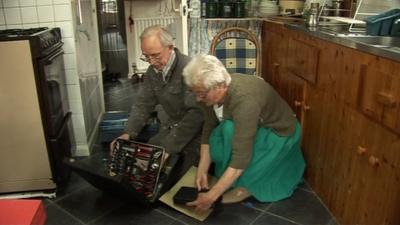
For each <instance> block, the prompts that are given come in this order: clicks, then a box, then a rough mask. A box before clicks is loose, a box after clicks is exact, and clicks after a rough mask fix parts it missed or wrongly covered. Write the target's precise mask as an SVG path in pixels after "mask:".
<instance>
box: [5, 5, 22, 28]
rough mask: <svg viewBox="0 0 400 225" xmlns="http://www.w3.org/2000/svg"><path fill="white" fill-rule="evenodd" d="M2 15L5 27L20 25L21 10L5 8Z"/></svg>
mask: <svg viewBox="0 0 400 225" xmlns="http://www.w3.org/2000/svg"><path fill="white" fill-rule="evenodd" d="M4 15H5V19H6V23H7V25H9V24H20V23H22V19H21V10H20V9H19V8H5V9H4Z"/></svg>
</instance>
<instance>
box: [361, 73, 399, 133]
mask: <svg viewBox="0 0 400 225" xmlns="http://www.w3.org/2000/svg"><path fill="white" fill-rule="evenodd" d="M359 84H360V87H359V96H358V106H359V109H360V110H361V111H362V113H363V114H365V115H367V116H368V117H370V118H372V119H374V120H376V121H378V122H379V123H381V124H383V125H384V126H386V127H388V128H390V129H391V130H393V131H395V132H396V133H400V89H399V88H398V87H400V76H398V74H393V73H389V72H387V71H383V70H379V69H376V68H375V67H373V66H367V65H361V68H360V82H359Z"/></svg>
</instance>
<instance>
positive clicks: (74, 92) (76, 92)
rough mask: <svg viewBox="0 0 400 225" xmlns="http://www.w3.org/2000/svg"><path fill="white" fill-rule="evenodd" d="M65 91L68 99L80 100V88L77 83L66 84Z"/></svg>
mask: <svg viewBox="0 0 400 225" xmlns="http://www.w3.org/2000/svg"><path fill="white" fill-rule="evenodd" d="M67 92H68V99H69V101H81V94H80V93H81V89H80V88H79V85H76V84H68V85H67Z"/></svg>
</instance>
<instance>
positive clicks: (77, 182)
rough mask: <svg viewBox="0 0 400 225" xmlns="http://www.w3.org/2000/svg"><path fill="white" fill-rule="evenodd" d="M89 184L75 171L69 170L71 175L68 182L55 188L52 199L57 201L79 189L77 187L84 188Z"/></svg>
mask: <svg viewBox="0 0 400 225" xmlns="http://www.w3.org/2000/svg"><path fill="white" fill-rule="evenodd" d="M87 186H89V183H88V182H87V181H86V180H85V179H83V178H82V177H81V176H79V175H78V174H76V173H75V172H73V171H72V172H71V177H70V179H69V181H68V183H67V184H66V185H65V186H64V187H63V188H61V189H59V190H57V193H56V196H57V197H56V199H53V200H52V201H59V200H61V199H63V198H64V197H66V196H67V195H70V194H72V193H74V192H76V191H79V189H81V188H84V187H87Z"/></svg>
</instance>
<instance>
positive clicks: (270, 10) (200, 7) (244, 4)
mask: <svg viewBox="0 0 400 225" xmlns="http://www.w3.org/2000/svg"><path fill="white" fill-rule="evenodd" d="M303 5H304V1H303V0H280V1H277V0H191V1H190V7H191V8H192V11H191V14H190V16H191V18H199V17H204V18H243V17H266V16H271V15H288V14H289V15H294V14H296V15H300V14H301V13H302V11H303Z"/></svg>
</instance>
